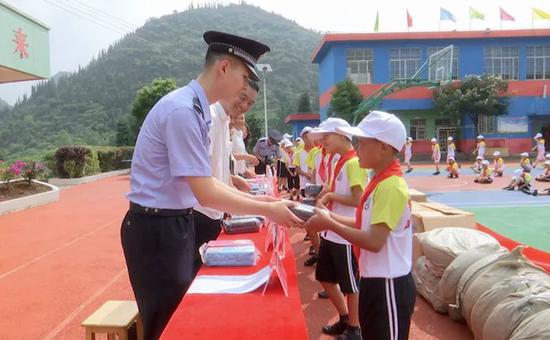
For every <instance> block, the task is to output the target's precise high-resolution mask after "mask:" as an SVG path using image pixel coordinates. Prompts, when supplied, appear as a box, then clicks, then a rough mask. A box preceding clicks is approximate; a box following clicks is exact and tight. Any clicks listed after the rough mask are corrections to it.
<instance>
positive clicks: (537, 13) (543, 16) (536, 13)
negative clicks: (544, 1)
mask: <svg viewBox="0 0 550 340" xmlns="http://www.w3.org/2000/svg"><path fill="white" fill-rule="evenodd" d="M533 19H540V20H550V14H548V13H546V12H544V11H541V10H540V9H537V8H535V7H533Z"/></svg>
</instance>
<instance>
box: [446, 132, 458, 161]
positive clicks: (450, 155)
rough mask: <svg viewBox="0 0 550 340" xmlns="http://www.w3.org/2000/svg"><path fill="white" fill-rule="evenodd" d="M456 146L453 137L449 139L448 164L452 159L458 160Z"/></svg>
mask: <svg viewBox="0 0 550 340" xmlns="http://www.w3.org/2000/svg"><path fill="white" fill-rule="evenodd" d="M455 153H456V146H455V143H454V140H453V137H451V136H449V137H448V138H447V164H448V163H449V159H450V158H456V156H455Z"/></svg>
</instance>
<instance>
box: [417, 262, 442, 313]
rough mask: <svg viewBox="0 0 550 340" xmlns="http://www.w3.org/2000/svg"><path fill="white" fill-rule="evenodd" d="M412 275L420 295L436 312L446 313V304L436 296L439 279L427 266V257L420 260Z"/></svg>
mask: <svg viewBox="0 0 550 340" xmlns="http://www.w3.org/2000/svg"><path fill="white" fill-rule="evenodd" d="M412 275H413V279H414V282H415V284H416V290H417V291H418V293H419V294H420V295H422V296H423V297H424V298H425V299H426V300H428V302H430V303H431V305H432V306H433V308H434V309H435V310H436V311H438V312H440V313H445V312H446V308H445V304H444V303H443V301H441V299H439V298H438V296H437V295H436V294H435V290H436V288H437V285H438V283H439V278H438V277H437V276H435V275H434V274H433V273H432V272H431V271H430V269H429V268H428V267H427V266H426V257H424V256H421V257H419V258H418V260H417V261H416V265H415V268H414V271H413V273H412Z"/></svg>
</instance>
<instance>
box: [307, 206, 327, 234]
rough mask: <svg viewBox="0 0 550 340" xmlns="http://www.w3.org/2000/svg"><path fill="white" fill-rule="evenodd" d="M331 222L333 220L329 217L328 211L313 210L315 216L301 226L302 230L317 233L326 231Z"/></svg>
mask: <svg viewBox="0 0 550 340" xmlns="http://www.w3.org/2000/svg"><path fill="white" fill-rule="evenodd" d="M332 221H333V219H332V218H331V217H330V214H329V211H328V210H326V209H319V208H315V215H313V216H311V217H310V219H309V220H307V221H306V222H305V223H304V224H303V225H302V228H305V229H307V230H309V231H310V232H313V233H318V232H320V231H323V230H326V229H327V227H328V226H329V225H330V224H331V223H332Z"/></svg>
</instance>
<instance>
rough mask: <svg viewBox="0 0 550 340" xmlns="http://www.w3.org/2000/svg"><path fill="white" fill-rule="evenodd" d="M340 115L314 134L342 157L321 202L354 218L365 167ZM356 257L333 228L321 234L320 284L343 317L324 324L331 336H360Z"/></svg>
mask: <svg viewBox="0 0 550 340" xmlns="http://www.w3.org/2000/svg"><path fill="white" fill-rule="evenodd" d="M349 127H350V125H349V123H348V122H346V121H345V120H343V119H340V118H328V119H327V120H326V121H325V124H324V125H323V127H322V128H321V129H319V130H317V131H314V132H312V133H314V134H315V133H319V134H322V137H321V140H322V144H323V147H324V148H325V150H326V152H327V153H328V154H338V155H339V159H338V162H337V163H336V165H335V166H334V168H333V170H332V171H331V176H329V179H328V186H327V188H325V189H326V190H324V192H325V194H324V195H323V196H322V197H320V198H319V200H318V204H319V205H323V206H326V207H327V208H328V210H330V211H332V212H334V213H335V214H338V215H342V216H347V217H353V216H355V210H356V207H357V205H358V204H359V200H360V199H361V194H362V193H363V189H364V186H365V182H366V180H367V173H366V170H365V169H361V167H360V166H359V159H358V158H357V155H356V151H355V150H354V149H353V146H352V144H351V137H350V136H349V135H346V134H344V133H341V132H338V131H337V130H336V128H349ZM356 272H357V260H356V258H355V256H354V255H353V253H352V247H351V244H350V242H349V241H347V240H346V239H344V238H342V237H341V236H340V235H338V234H336V233H335V232H333V231H330V230H328V231H323V232H322V233H321V244H320V247H319V254H318V261H317V268H316V270H315V278H316V279H317V280H318V281H319V282H320V283H321V285H322V286H323V288H324V289H325V291H326V292H327V295H328V296H329V298H330V300H331V302H332V304H333V305H334V307H335V308H336V310H337V311H338V313H339V315H340V319H339V320H338V321H337V322H336V323H334V324H332V325H327V326H325V327H323V329H322V331H323V333H325V334H328V335H334V336H338V335H342V337H341V338H342V339H361V332H360V328H359V315H358V310H359V287H358V282H357V279H356V277H355V273H356Z"/></svg>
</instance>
